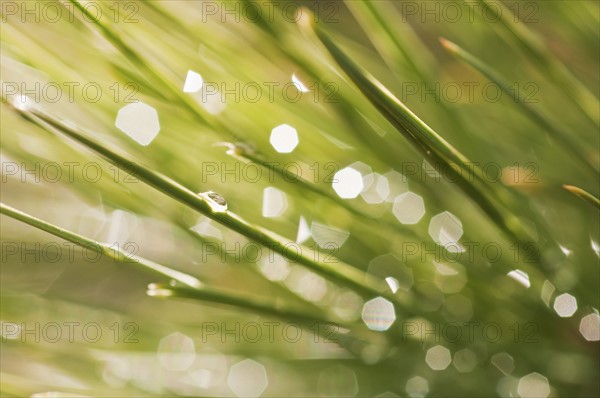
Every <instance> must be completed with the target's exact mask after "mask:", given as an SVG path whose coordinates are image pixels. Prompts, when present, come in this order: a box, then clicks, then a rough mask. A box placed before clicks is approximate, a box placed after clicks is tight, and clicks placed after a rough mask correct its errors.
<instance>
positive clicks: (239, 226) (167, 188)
mask: <svg viewBox="0 0 600 398" xmlns="http://www.w3.org/2000/svg"><path fill="white" fill-rule="evenodd" d="M15 109H16V110H17V111H18V112H19V113H20V114H21V115H22V116H23V117H24V118H25V119H27V120H29V121H31V122H33V123H36V124H38V125H39V126H41V127H42V128H44V129H46V130H48V131H50V132H51V133H54V134H56V135H58V136H66V137H68V138H70V139H73V140H75V141H76V142H78V143H80V144H82V145H84V146H85V147H87V148H88V149H90V150H92V151H93V152H95V153H97V154H98V155H100V156H101V157H103V158H105V159H107V160H110V161H112V162H114V163H115V164H116V165H118V166H120V167H123V170H135V171H136V173H135V177H136V178H138V179H139V180H140V181H142V182H144V183H146V184H148V185H149V186H151V187H153V188H155V189H157V190H158V191H160V192H162V193H164V194H166V195H168V196H170V197H171V198H173V199H175V200H177V201H179V202H180V203H182V204H184V205H186V206H188V207H190V208H191V209H193V210H196V211H197V212H199V213H201V214H203V215H205V216H207V217H209V218H210V219H212V220H215V221H217V222H218V223H220V224H222V225H224V226H226V227H228V228H230V229H232V230H233V231H235V232H238V233H240V234H242V235H244V236H245V237H247V238H249V239H250V240H252V241H254V242H257V243H258V244H261V245H263V246H265V247H266V248H268V249H270V250H273V251H274V252H276V253H278V254H280V255H282V256H284V257H285V258H287V259H289V261H296V262H298V263H300V264H302V265H304V266H305V267H307V268H310V269H311V270H313V271H315V272H317V273H319V274H321V275H323V276H325V277H327V278H329V279H331V280H333V281H335V282H337V283H341V284H342V285H346V286H349V287H351V288H354V289H356V290H357V291H359V292H361V293H362V294H363V295H366V296H373V295H376V296H384V297H387V298H388V299H390V300H391V301H393V302H395V303H396V304H401V303H400V302H399V300H398V297H397V296H394V295H393V294H390V293H389V288H388V287H387V285H386V284H385V283H384V282H383V281H381V280H379V279H377V278H374V277H372V276H370V275H368V274H365V273H364V272H362V271H360V270H358V269H356V268H354V267H352V266H350V265H348V264H346V263H343V262H341V261H339V262H335V263H328V262H323V261H317V260H316V259H315V257H316V256H314V255H312V254H313V252H312V250H310V249H309V248H307V247H304V246H300V248H301V250H300V249H297V247H298V246H299V245H296V244H294V245H290V244H289V242H286V241H285V240H284V239H282V238H281V237H279V236H276V235H275V234H274V233H272V232H270V231H266V230H264V229H263V228H260V227H258V226H256V225H252V224H250V223H249V222H247V221H245V220H244V219H242V218H241V217H240V216H238V215H237V214H234V213H233V212H231V211H223V210H222V209H220V208H219V206H215V205H214V204H213V203H211V202H210V201H209V199H207V198H206V197H205V196H203V195H199V194H197V193H194V192H192V191H191V190H189V189H188V188H186V187H184V186H183V185H181V184H179V183H178V182H176V181H174V180H173V179H171V178H169V177H167V176H165V175H163V174H161V173H158V172H155V171H153V170H151V169H149V168H147V167H145V166H143V165H141V164H138V163H135V162H133V161H132V160H131V159H130V158H129V157H128V156H125V155H122V154H119V153H117V152H116V151H115V150H113V149H111V148H109V147H108V146H106V145H103V144H101V143H99V142H97V141H95V140H93V139H91V138H89V137H90V136H94V134H90V133H88V132H85V131H83V130H82V129H80V128H78V127H76V126H74V125H73V124H72V123H68V122H66V121H64V120H61V119H59V118H57V117H55V116H53V115H51V114H49V113H48V112H46V111H44V110H42V109H40V108H39V107H27V108H25V109H23V108H15Z"/></svg>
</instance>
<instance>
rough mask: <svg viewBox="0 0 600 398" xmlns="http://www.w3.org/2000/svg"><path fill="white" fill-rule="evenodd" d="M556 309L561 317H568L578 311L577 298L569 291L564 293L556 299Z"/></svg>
mask: <svg viewBox="0 0 600 398" xmlns="http://www.w3.org/2000/svg"><path fill="white" fill-rule="evenodd" d="M554 311H556V313H557V314H558V316H560V317H561V318H568V317H570V316H572V315H573V314H574V313H575V311H577V299H576V298H575V297H573V296H571V295H570V294H569V293H563V294H561V295H560V296H558V297H556V299H554Z"/></svg>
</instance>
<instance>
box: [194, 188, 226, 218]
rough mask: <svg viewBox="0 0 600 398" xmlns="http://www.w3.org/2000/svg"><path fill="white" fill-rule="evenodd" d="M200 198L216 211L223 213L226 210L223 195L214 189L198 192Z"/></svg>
mask: <svg viewBox="0 0 600 398" xmlns="http://www.w3.org/2000/svg"><path fill="white" fill-rule="evenodd" d="M198 195H200V196H201V197H202V198H204V200H205V201H206V203H208V204H209V206H210V208H211V209H212V210H213V211H215V212H218V213H224V212H226V211H227V201H226V200H225V198H224V197H222V196H221V195H219V194H218V193H216V192H214V191H208V192H202V193H199V194H198Z"/></svg>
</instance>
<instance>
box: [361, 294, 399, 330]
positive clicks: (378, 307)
mask: <svg viewBox="0 0 600 398" xmlns="http://www.w3.org/2000/svg"><path fill="white" fill-rule="evenodd" d="M362 320H363V322H364V323H365V325H367V327H368V328H369V329H371V330H375V331H378V332H382V331H385V330H388V329H389V328H390V326H392V324H393V323H394V321H395V320H396V313H395V311H394V305H393V304H392V303H391V302H389V301H388V300H386V299H384V298H383V297H377V298H374V299H372V300H369V301H367V302H366V303H365V305H364V306H363V310H362Z"/></svg>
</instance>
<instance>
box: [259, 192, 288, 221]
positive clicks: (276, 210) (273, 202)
mask: <svg viewBox="0 0 600 398" xmlns="http://www.w3.org/2000/svg"><path fill="white" fill-rule="evenodd" d="M287 207H288V202H287V196H286V195H285V192H283V191H280V190H279V189H277V188H274V187H267V188H265V189H264V190H263V208H262V214H263V217H267V218H272V217H280V216H281V215H282V214H283V213H284V212H285V210H286V209H287Z"/></svg>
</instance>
